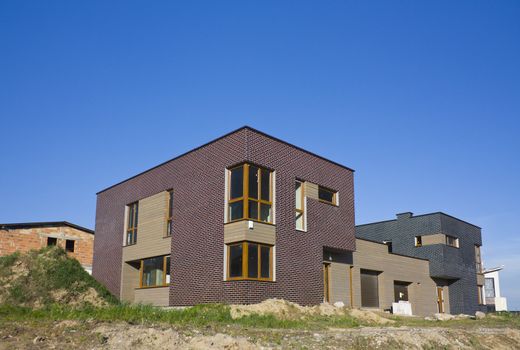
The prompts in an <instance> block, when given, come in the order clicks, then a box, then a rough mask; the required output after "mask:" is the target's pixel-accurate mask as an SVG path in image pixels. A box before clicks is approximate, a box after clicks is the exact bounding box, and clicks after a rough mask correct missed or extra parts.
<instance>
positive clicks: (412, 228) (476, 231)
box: [356, 213, 484, 314]
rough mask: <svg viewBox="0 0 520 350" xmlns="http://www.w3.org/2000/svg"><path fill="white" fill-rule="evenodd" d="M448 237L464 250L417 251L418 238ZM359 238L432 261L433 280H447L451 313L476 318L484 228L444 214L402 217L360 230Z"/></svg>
mask: <svg viewBox="0 0 520 350" xmlns="http://www.w3.org/2000/svg"><path fill="white" fill-rule="evenodd" d="M439 233H443V234H447V235H450V236H454V237H457V238H459V246H460V248H454V247H449V246H446V245H443V244H435V245H427V246H423V247H415V236H424V235H431V234H439ZM356 236H357V237H359V238H365V239H370V240H375V241H392V249H393V252H394V253H397V254H403V255H408V256H414V257H419V258H425V259H428V260H429V261H430V275H431V276H432V277H438V278H447V279H451V280H452V281H453V282H452V283H451V284H450V286H449V296H450V308H451V310H450V312H451V313H452V314H458V313H466V314H473V313H475V312H476V311H478V310H481V311H483V309H484V308H483V307H482V306H480V305H478V295H477V293H478V291H477V275H476V268H475V248H474V247H475V244H478V245H481V244H482V238H481V230H480V228H478V227H476V226H473V225H471V224H469V223H466V222H464V221H462V220H458V219H456V218H453V217H451V216H449V215H446V214H443V213H434V214H427V215H418V216H412V215H411V213H405V214H399V215H398V218H397V219H396V220H389V221H383V222H376V223H372V224H366V225H359V226H356Z"/></svg>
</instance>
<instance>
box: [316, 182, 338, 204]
mask: <svg viewBox="0 0 520 350" xmlns="http://www.w3.org/2000/svg"><path fill="white" fill-rule="evenodd" d="M318 198H319V200H320V201H322V202H325V203H329V204H332V205H337V192H336V191H333V190H329V189H328V188H325V187H322V186H318Z"/></svg>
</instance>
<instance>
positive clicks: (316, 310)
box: [230, 299, 395, 324]
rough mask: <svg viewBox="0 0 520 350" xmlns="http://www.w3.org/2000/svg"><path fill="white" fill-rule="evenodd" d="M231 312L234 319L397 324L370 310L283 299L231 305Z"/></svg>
mask: <svg viewBox="0 0 520 350" xmlns="http://www.w3.org/2000/svg"><path fill="white" fill-rule="evenodd" d="M230 312H231V317H232V318H233V319H237V318H241V317H246V316H249V315H253V314H256V315H273V316H275V317H277V318H279V319H283V320H298V319H305V318H308V317H310V316H348V317H352V318H354V319H356V320H358V321H360V323H364V324H366V323H368V324H389V323H394V322H395V321H394V320H390V319H388V318H385V317H383V316H381V315H379V314H377V313H375V312H372V311H368V310H358V309H350V308H347V307H338V306H334V305H331V304H328V303H323V304H320V305H316V306H301V305H298V304H296V303H292V302H290V301H286V300H283V299H267V300H265V301H263V302H261V303H259V304H251V305H231V307H230Z"/></svg>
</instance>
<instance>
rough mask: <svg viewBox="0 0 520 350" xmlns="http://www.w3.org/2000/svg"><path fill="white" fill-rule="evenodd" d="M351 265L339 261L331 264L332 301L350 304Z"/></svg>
mask: <svg viewBox="0 0 520 350" xmlns="http://www.w3.org/2000/svg"><path fill="white" fill-rule="evenodd" d="M349 270H350V266H349V265H346V264H341V263H337V262H332V263H331V264H330V268H329V273H330V276H329V278H330V281H331V282H330V283H329V284H330V289H329V290H330V302H331V303H335V302H337V301H342V302H343V303H345V305H350V282H349Z"/></svg>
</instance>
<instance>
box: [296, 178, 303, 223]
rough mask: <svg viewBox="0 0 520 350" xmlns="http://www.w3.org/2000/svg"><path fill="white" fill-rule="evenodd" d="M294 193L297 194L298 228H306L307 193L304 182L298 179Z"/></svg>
mask: <svg viewBox="0 0 520 350" xmlns="http://www.w3.org/2000/svg"><path fill="white" fill-rule="evenodd" d="M294 188H295V190H294V193H295V195H296V208H295V211H296V229H297V230H302V231H303V230H304V229H305V208H304V205H305V193H304V188H303V182H301V181H296V183H295V186H294Z"/></svg>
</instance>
